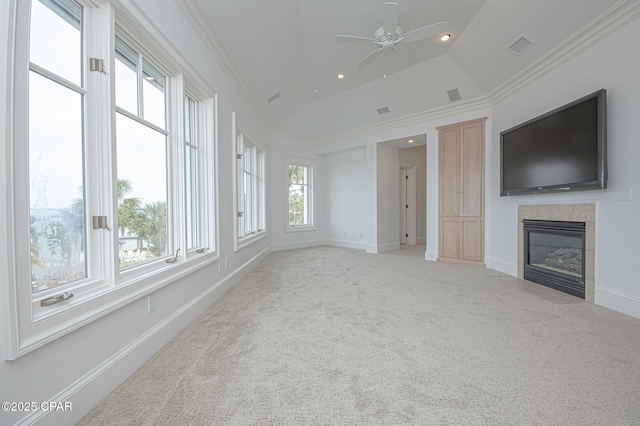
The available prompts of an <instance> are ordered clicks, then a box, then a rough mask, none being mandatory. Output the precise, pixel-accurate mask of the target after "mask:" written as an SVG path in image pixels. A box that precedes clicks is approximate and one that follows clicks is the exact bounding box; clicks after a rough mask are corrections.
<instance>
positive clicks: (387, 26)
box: [336, 2, 447, 68]
mask: <svg viewBox="0 0 640 426" xmlns="http://www.w3.org/2000/svg"><path fill="white" fill-rule="evenodd" d="M446 31H447V23H446V22H438V23H436V24H431V25H427V26H424V27H420V28H416V29H415V30H411V31H409V32H406V33H403V32H402V28H401V27H399V26H398V3H393V2H386V3H385V4H384V7H383V9H382V27H380V28H378V29H377V30H376V32H375V33H374V35H373V37H374V38H369V37H359V36H350V35H337V36H336V40H338V41H349V42H364V43H373V44H375V45H376V46H378V47H377V48H376V50H374V51H373V52H371V53H369V54H368V55H367V56H366V57H365V58H364V59H363V60H362V61H360V63H359V64H358V66H357V67H356V68H362V67H364V66H366V65H367V64H369V63H370V62H371V61H373V60H374V59H375V58H376V56H377V55H378V54H379V53H381V52H383V51H386V50H389V49H394V50H397V49H398V48H397V47H396V45H397V44H398V43H400V42H402V41H404V42H407V43H408V42H411V41H417V40H423V39H425V38H429V37H433V36H436V35H439V34H442V33H444V32H446Z"/></svg>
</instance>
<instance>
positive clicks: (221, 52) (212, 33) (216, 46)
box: [174, 0, 274, 131]
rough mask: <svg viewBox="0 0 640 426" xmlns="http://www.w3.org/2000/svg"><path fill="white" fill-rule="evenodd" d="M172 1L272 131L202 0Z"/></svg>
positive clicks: (260, 106)
mask: <svg viewBox="0 0 640 426" xmlns="http://www.w3.org/2000/svg"><path fill="white" fill-rule="evenodd" d="M174 2H175V4H176V5H177V6H178V8H179V9H180V10H181V12H182V14H183V15H184V17H185V18H186V19H187V21H188V22H189V24H191V27H192V28H193V29H194V31H195V32H196V34H198V36H199V37H200V39H201V40H202V41H203V42H204V44H205V46H206V47H207V49H208V50H209V52H211V54H212V55H213V57H214V58H215V59H216V61H217V62H218V64H219V65H220V68H222V70H223V71H224V72H225V74H226V75H227V76H228V77H229V78H230V79H231V81H233V82H234V83H235V85H236V86H237V87H238V89H239V90H240V92H241V93H242V94H243V95H244V97H245V99H246V100H247V101H249V103H250V104H251V105H253V106H254V107H255V109H256V111H258V113H259V114H260V116H261V117H262V119H263V120H264V122H265V124H266V125H267V127H268V128H269V129H270V130H271V131H273V130H274V129H273V125H272V123H271V120H270V119H269V116H268V114H267V112H266V110H265V109H264V107H263V106H262V104H261V103H260V101H259V99H258V97H257V96H256V95H255V93H254V92H253V90H252V89H251V86H250V85H249V83H248V81H247V79H246V78H245V76H244V74H243V73H242V71H241V70H240V67H239V66H238V64H236V62H235V61H234V59H233V58H232V57H231V55H230V54H229V52H228V51H227V49H226V48H225V47H224V42H223V39H222V35H221V34H220V32H219V31H218V29H217V27H216V24H215V23H214V21H213V19H212V18H211V16H210V15H209V12H208V10H207V8H206V7H205V6H204V5H203V4H202V0H174Z"/></svg>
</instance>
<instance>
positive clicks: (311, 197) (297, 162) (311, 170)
mask: <svg viewBox="0 0 640 426" xmlns="http://www.w3.org/2000/svg"><path fill="white" fill-rule="evenodd" d="M290 166H301V167H306V168H307V171H308V172H307V174H308V180H309V182H308V183H307V182H305V186H306V187H307V189H308V191H307V194H306V199H305V201H306V203H307V209H308V218H309V223H304V224H301V225H292V224H291V223H290V222H289V167H290ZM315 169H316V163H315V162H313V161H309V160H302V159H296V158H290V159H289V161H288V162H287V169H286V171H285V173H286V179H285V182H287V196H286V203H287V210H286V211H287V215H286V221H287V227H286V230H287V231H286V232H304V231H315V229H316V224H315V202H314V201H315Z"/></svg>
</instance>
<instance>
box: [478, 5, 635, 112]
mask: <svg viewBox="0 0 640 426" xmlns="http://www.w3.org/2000/svg"><path fill="white" fill-rule="evenodd" d="M639 16H640V0H620V1H619V2H618V3H616V4H614V5H613V6H611V7H610V8H609V9H608V10H606V11H605V12H603V13H602V14H601V15H600V16H598V17H597V18H595V19H594V20H592V21H591V22H589V23H588V24H587V25H585V26H584V27H582V28H581V29H580V30H578V31H577V32H575V33H574V34H573V35H572V36H571V37H569V38H568V39H566V40H565V41H563V42H562V43H560V44H558V45H557V46H556V47H555V48H553V49H552V50H550V51H549V52H547V53H546V54H545V55H543V56H541V57H540V58H539V59H538V60H536V61H535V62H533V63H532V64H530V65H529V66H528V67H526V68H525V69H523V70H522V71H520V72H519V73H518V74H516V75H515V76H513V77H512V78H511V79H509V80H507V81H506V82H505V83H504V84H502V85H500V86H498V87H497V88H496V89H494V90H493V91H491V92H490V93H489V94H488V98H489V99H490V100H491V103H492V104H496V103H498V102H500V101H502V100H504V99H506V98H508V97H509V96H511V95H513V94H514V93H516V92H518V91H520V90H522V89H523V88H525V87H526V86H528V85H529V84H531V83H533V82H534V81H536V80H537V79H539V78H541V77H543V76H545V75H546V74H548V73H550V72H551V71H553V70H555V69H557V68H559V67H560V66H562V65H563V64H565V63H566V62H568V61H570V60H571V59H573V58H575V57H576V56H578V55H579V54H581V53H582V52H584V51H585V50H587V49H589V48H591V47H593V46H594V45H595V44H597V43H598V42H600V41H601V40H603V39H604V38H606V37H608V36H609V35H610V34H612V33H614V32H616V31H618V30H619V29H620V28H622V27H624V26H625V25H627V24H628V23H630V22H632V21H634V20H635V19H637V18H638V17H639Z"/></svg>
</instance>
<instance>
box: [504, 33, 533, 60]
mask: <svg viewBox="0 0 640 426" xmlns="http://www.w3.org/2000/svg"><path fill="white" fill-rule="evenodd" d="M534 44H536V42H535V41H533V40H531V39H530V38H529V37H527V36H526V35H524V34H520V36H518V38H516V39H515V40H513V41H512V42H511V43H509V45H508V46H507V49H508V50H509V51H511V53H513V54H514V55H518V56H519V55H522V54H523V53H524V52H525V51H526V50H528V49H529V48H530V47H531V46H533V45H534Z"/></svg>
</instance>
